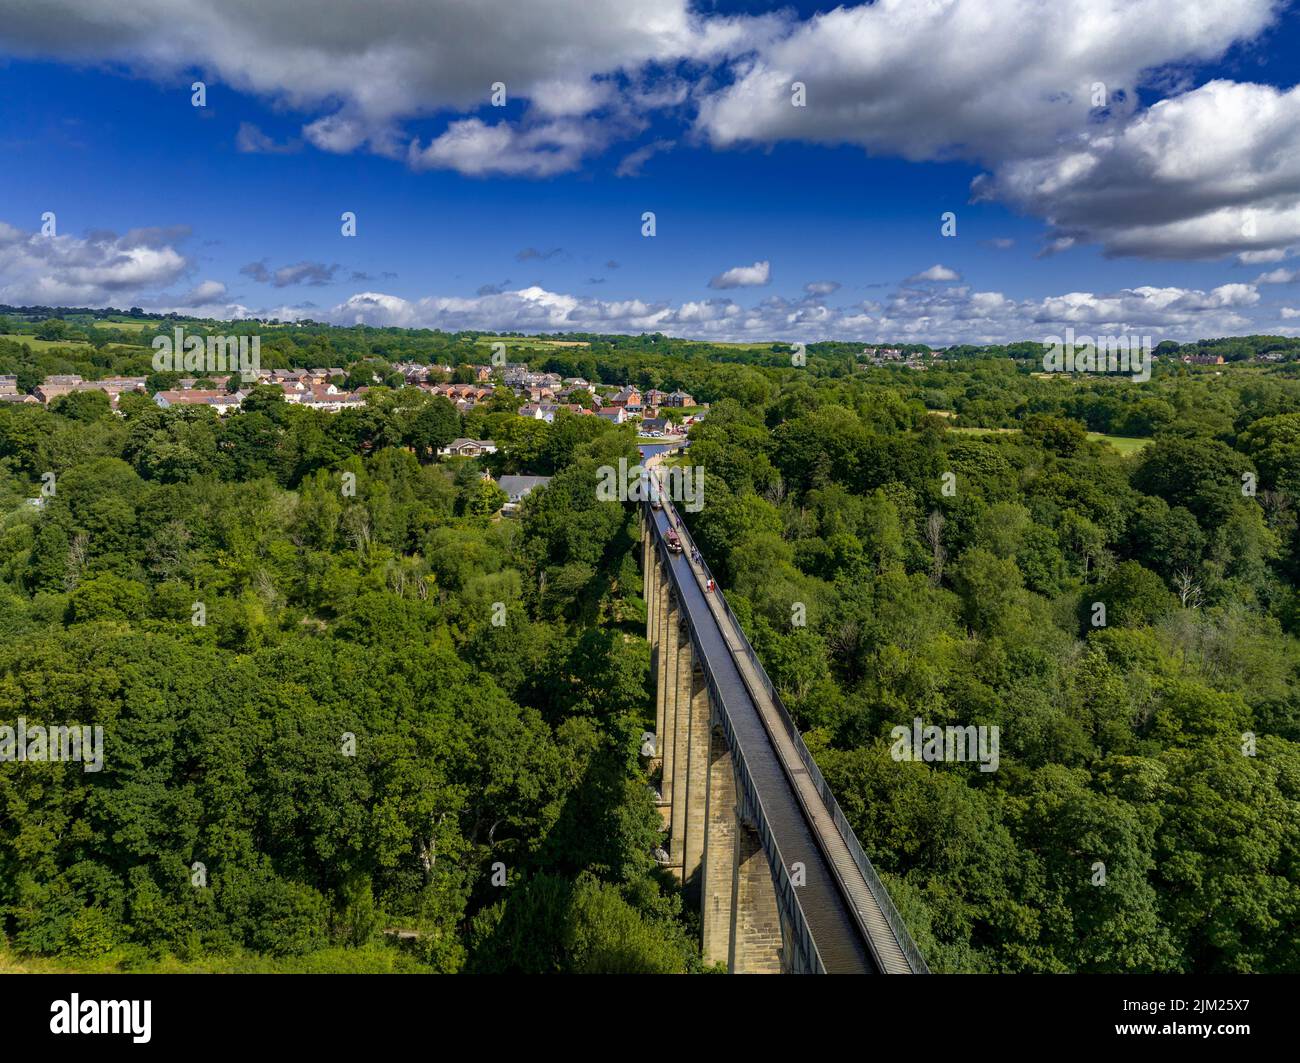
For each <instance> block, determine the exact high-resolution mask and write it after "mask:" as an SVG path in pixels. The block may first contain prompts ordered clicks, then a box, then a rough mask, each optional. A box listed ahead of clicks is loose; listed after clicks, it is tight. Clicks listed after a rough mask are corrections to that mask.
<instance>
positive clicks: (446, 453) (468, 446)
mask: <svg viewBox="0 0 1300 1063" xmlns="http://www.w3.org/2000/svg"><path fill="white" fill-rule="evenodd" d="M496 452H497V445H496V442H495V441H494V440H491V439H453V440H452V441H451V442H450V443H448V444H447V445H446V446H445V447H442V448H440V449H439V451H438V456H439V457H440V458H477V457H480V456H481V455H483V454H495V453H496Z"/></svg>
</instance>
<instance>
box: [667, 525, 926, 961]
mask: <svg viewBox="0 0 1300 1063" xmlns="http://www.w3.org/2000/svg"><path fill="white" fill-rule="evenodd" d="M663 504H664V509H665V511H670V510H669V507H670V506H671V505H672V503H670V502H667V501H664V503H663ZM651 526H652V527H653V526H654V516H653V511H651ZM674 527H675V528H676V529H677V531H678V535H679V536H680V537H681V539H682V545H683V549H684V550H689V551H692V552H693V551H694V550H695V541H694V539H693V538H692V536H691V535H690V533H689V532H688V531H687V530H686V526H685V524H684V523H683V522H682V521H681V520H680V519H678V520H677V522H676V524H675V525H674ZM692 556H693V554H692ZM697 563H698V564H699V566H700V568H702V569H703V570H704V572H705V575H706V577H707V578H708V579H711V580H713V581H714V586H715V587H717V586H718V584H717V581H716V579H715V578H714V576H713V572H712V570H711V569H710V568H709V566H708V562H706V561H705V560H704V555H703V554H700V555H699V560H698V562H697ZM668 568H669V570H670V571H671V568H672V566H671V565H669V566H668ZM674 579H675V576H674ZM715 593H716V594H717V595H718V601H720V602H721V603H722V608H723V610H724V611H725V613H726V615H727V619H728V620H729V621H730V622H731V625H732V627H733V629H734V630H735V632H736V634H737V635H738V637H739V639H740V645H741V648H742V649H743V650H744V652H745V655H746V657H748V659H749V661H750V663H751V664H752V665H753V667H754V671H755V673H756V674H757V675H758V678H759V682H760V683H761V684H762V685H763V688H764V690H765V691H766V693H767V694H768V696H769V697H770V698H771V699H772V703H773V704H774V705H775V706H776V710H777V713H778V715H779V716H780V719H781V725H782V726H783V727H784V728H785V731H786V733H787V735H788V736H789V738H790V742H791V744H792V745H793V746H794V748H795V750H796V752H797V753H798V755H799V760H800V762H801V763H802V764H803V766H804V769H805V770H806V771H807V772H808V777H809V779H811V780H812V783H813V785H814V786H815V787H816V788H817V792H818V794H819V795H820V796H821V799H822V801H823V802H824V803H825V805H826V810H827V811H828V812H829V813H830V816H831V819H832V821H833V822H834V823H835V829H836V830H837V831H838V832H839V835H840V837H841V838H842V839H843V841H844V844H845V846H846V847H847V849H848V851H849V855H850V856H851V857H852V858H853V862H854V863H855V864H856V865H857V867H858V870H859V871H860V872H861V873H862V878H863V881H865V882H866V884H867V888H868V889H869V890H870V891H871V895H872V897H873V898H874V899H875V902H876V905H877V907H878V908H879V909H880V913H881V915H882V916H884V919H885V922H887V923H888V924H889V929H890V931H891V932H892V934H893V936H894V939H895V941H896V942H897V943H898V947H899V949H900V950H901V951H902V953H903V956H904V958H905V959H906V960H907V963H908V966H909V967H910V968H911V970H912V972H913V973H914V974H929V973H930V968H929V967H928V966H927V964H926V962H925V959H924V957H922V955H921V952H920V950H919V949H918V948H917V947H916V942H914V941H913V940H912V935H911V933H910V932H909V931H908V929H907V924H906V923H904V922H903V917H902V916H901V915H899V914H898V909H897V908H895V907H894V902H893V900H892V899H891V898H890V896H889V891H888V890H887V889H886V888H885V884H884V883H883V882H881V881H880V876H879V875H878V874H877V873H876V869H875V868H874V867H873V866H872V864H871V860H870V858H869V857H868V856H867V854H866V853H865V852H863V850H862V844H861V843H860V842H859V841H858V837H857V835H856V834H855V833H854V832H853V828H852V826H850V825H849V821H848V817H847V816H845V815H844V811H843V809H841V808H840V803H839V801H837V800H836V799H835V795H834V793H832V792H831V788H830V784H828V783H827V782H826V778H825V776H823V775H822V772H821V769H820V768H819V767H818V766H817V762H816V761H815V760H814V759H813V755H812V753H811V752H810V751H809V749H808V746H807V744H806V743H805V742H804V740H803V736H802V735H801V734H800V733H799V729H798V728H797V727H796V726H795V724H794V720H793V719H792V718H791V716H790V713H789V710H787V709H786V707H785V702H783V701H782V700H781V695H780V694H779V693H777V689H776V686H775V684H773V682H772V680H771V678H770V677H769V676H768V674H767V670H766V669H765V668H764V667H763V662H762V661H760V660H759V658H758V654H757V653H755V652H754V647H753V646H752V645H751V644H750V641H749V637H748V636H747V635H746V634H745V629H744V627H743V626H742V625H741V623H740V619H739V618H738V617H737V616H736V614H735V613H734V612H733V611H732V608H731V604H730V603H729V602H728V601H727V599H726V596H725V595H723V594H722V592H721V590H720V589H719V590H717V591H715Z"/></svg>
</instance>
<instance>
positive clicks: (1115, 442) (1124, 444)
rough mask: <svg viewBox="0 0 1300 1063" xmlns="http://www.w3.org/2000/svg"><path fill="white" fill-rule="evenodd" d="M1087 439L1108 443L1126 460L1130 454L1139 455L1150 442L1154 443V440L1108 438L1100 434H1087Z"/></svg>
mask: <svg viewBox="0 0 1300 1063" xmlns="http://www.w3.org/2000/svg"><path fill="white" fill-rule="evenodd" d="M1088 438H1089V439H1104V440H1105V441H1106V442H1107V443H1109V444H1110V445H1111V446H1112V447H1114V448H1115V449H1116V450H1118V451H1119V452H1120V453H1121V454H1123V455H1124V457H1126V458H1127V457H1129V456H1130V455H1132V454H1138V453H1140V452H1141V451H1142V450H1144V449H1146V448H1147V447H1149V446H1150V445H1151V444H1152V442H1154V440H1150V439H1137V438H1134V437H1133V436H1108V435H1103V434H1102V433H1101V432H1089V433H1088Z"/></svg>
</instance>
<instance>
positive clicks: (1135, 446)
mask: <svg viewBox="0 0 1300 1063" xmlns="http://www.w3.org/2000/svg"><path fill="white" fill-rule="evenodd" d="M948 431H950V432H964V433H965V434H967V435H972V436H987V435H994V434H1001V433H1006V432H1019V431H1020V429H1019V428H949V429H948ZM1088 438H1089V439H1091V440H1094V441H1098V440H1099V441H1101V442H1104V443H1109V444H1110V445H1111V446H1112V447H1114V448H1115V449H1116V450H1118V451H1119V452H1120V453H1121V454H1123V455H1124V457H1126V458H1127V457H1130V456H1131V455H1133V454H1137V453H1139V452H1140V451H1142V450H1143V449H1145V448H1146V447H1149V446H1150V445H1151V443H1152V440H1150V439H1138V438H1135V437H1133V436H1110V435H1106V434H1105V433H1103V432H1089V433H1088Z"/></svg>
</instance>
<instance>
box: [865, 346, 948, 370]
mask: <svg viewBox="0 0 1300 1063" xmlns="http://www.w3.org/2000/svg"><path fill="white" fill-rule="evenodd" d="M929 357H930V358H942V357H943V351H935V350H932V351H931V352H930V354H929ZM864 358H865V359H866V363H867V364H869V365H873V366H876V367H877V368H880V367H881V366H886V365H901V366H904V367H905V368H907V369H924V368H926V360H925V356H924V355H921V354H917V353H913V354H904V353H903V352H902V350H901V349H900V348H898V347H863V348H862V354H861V355H859V358H858V360H859V363H860V364H861V362H862V359H864Z"/></svg>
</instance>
